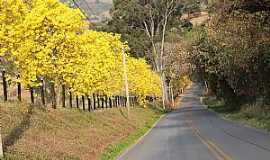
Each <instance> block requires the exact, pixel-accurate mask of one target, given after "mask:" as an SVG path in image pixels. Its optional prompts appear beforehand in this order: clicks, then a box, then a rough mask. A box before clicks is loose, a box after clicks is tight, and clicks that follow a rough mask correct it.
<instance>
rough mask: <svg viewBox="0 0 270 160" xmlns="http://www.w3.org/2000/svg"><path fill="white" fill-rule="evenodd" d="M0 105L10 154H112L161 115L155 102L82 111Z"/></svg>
mask: <svg viewBox="0 0 270 160" xmlns="http://www.w3.org/2000/svg"><path fill="white" fill-rule="evenodd" d="M0 105H1V123H2V137H3V139H4V144H5V155H6V160H89V159H91V160H96V159H104V160H107V159H113V158H115V157H116V156H118V154H119V153H121V152H122V151H123V150H124V149H125V148H127V147H128V146H129V145H130V144H132V143H134V142H135V141H136V140H137V139H138V138H139V137H140V136H142V135H143V134H144V133H145V132H146V131H148V129H149V128H151V126H152V125H153V124H154V123H155V122H156V121H157V120H158V119H159V118H160V116H162V115H163V114H164V113H163V112H162V110H158V109H155V108H154V107H151V106H149V107H147V108H142V107H136V108H132V109H131V114H130V118H129V120H128V119H127V117H126V114H125V110H120V109H108V110H104V111H97V112H91V113H88V112H83V111H80V110H77V109H64V108H58V109H57V110H53V109H49V108H46V109H43V108H41V107H38V106H35V107H29V106H28V105H27V104H22V103H17V102H8V103H0Z"/></svg>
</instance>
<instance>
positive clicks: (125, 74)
mask: <svg viewBox="0 0 270 160" xmlns="http://www.w3.org/2000/svg"><path fill="white" fill-rule="evenodd" d="M122 57H123V70H124V82H125V92H126V97H127V116H128V117H129V110H130V102H129V88H128V76H127V65H126V53H125V49H124V48H123V50H122Z"/></svg>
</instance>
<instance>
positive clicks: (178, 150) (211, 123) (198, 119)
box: [119, 85, 270, 160]
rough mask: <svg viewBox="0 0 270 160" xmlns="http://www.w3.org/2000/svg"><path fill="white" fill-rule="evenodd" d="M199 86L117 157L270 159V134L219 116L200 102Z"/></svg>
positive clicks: (122, 159) (138, 159)
mask: <svg viewBox="0 0 270 160" xmlns="http://www.w3.org/2000/svg"><path fill="white" fill-rule="evenodd" d="M200 94H201V88H200V87H199V85H194V86H192V87H191V89H189V90H188V91H187V92H186V94H184V95H183V99H182V104H181V108H180V109H178V110H177V111H175V112H172V113H169V114H168V115H166V116H165V117H164V118H162V119H161V120H160V122H159V123H158V124H157V125H156V126H155V127H154V128H153V129H152V130H151V131H150V132H149V134H147V135H146V136H145V137H144V138H143V139H142V140H141V141H140V142H139V143H138V144H136V145H135V146H134V147H132V148H131V149H129V150H128V151H127V152H125V153H124V154H123V155H122V156H120V157H119V160H270V134H268V133H266V132H264V131H261V130H257V129H253V128H249V127H245V126H242V125H240V124H237V123H233V122H229V121H226V120H223V119H221V118H220V117H219V116H217V115H216V114H215V113H213V112H210V111H208V110H207V109H206V108H205V107H204V106H203V105H201V103H200Z"/></svg>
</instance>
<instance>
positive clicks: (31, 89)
mask: <svg viewBox="0 0 270 160" xmlns="http://www.w3.org/2000/svg"><path fill="white" fill-rule="evenodd" d="M30 97H31V103H32V104H35V97H34V89H33V87H30Z"/></svg>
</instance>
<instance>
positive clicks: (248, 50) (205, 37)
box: [184, 0, 270, 130]
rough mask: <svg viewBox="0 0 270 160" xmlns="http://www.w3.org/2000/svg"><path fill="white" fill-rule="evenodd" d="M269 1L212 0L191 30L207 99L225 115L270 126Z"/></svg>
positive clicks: (191, 48)
mask: <svg viewBox="0 0 270 160" xmlns="http://www.w3.org/2000/svg"><path fill="white" fill-rule="evenodd" d="M269 8H270V2H269V1H267V0H261V1H257V0H250V1H245V0H236V1H230V0H228V1H219V0H216V1H211V3H208V7H207V11H208V13H209V20H208V22H207V23H206V24H205V25H200V26H196V27H194V26H193V27H192V28H191V29H190V30H189V31H188V32H186V34H185V36H184V38H185V40H186V41H185V48H186V50H187V52H189V53H190V54H189V55H190V56H189V59H190V63H191V64H192V65H193V66H194V68H193V71H194V72H193V73H196V74H194V75H196V76H197V78H198V79H200V80H201V81H203V83H204V85H205V96H206V97H208V98H207V99H206V104H207V105H209V106H210V108H211V109H213V110H214V111H216V112H219V113H222V114H223V115H224V116H225V117H226V118H229V119H231V120H237V121H240V122H244V123H246V124H250V125H252V126H256V127H260V128H264V129H268V130H269V127H270V117H269V115H270V109H269V108H270V83H269V82H270V76H269V74H270V39H269V37H270V20H269V17H270V9H269Z"/></svg>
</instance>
